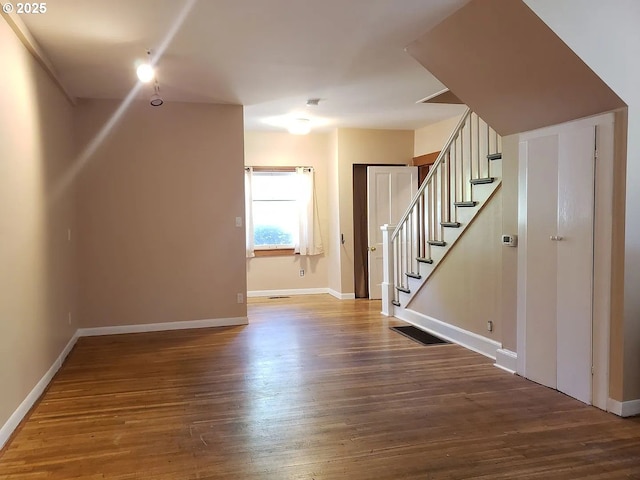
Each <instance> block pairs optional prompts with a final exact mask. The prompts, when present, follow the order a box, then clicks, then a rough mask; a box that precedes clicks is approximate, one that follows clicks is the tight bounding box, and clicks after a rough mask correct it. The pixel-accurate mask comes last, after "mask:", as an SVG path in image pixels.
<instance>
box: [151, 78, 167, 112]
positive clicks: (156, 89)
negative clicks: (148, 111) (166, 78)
mask: <svg viewBox="0 0 640 480" xmlns="http://www.w3.org/2000/svg"><path fill="white" fill-rule="evenodd" d="M149 103H151V106H152V107H159V106H160V105H162V104H163V103H164V100H163V99H162V97H161V96H160V85H159V84H158V80H157V79H156V83H155V85H154V86H153V95H151V101H150V102H149Z"/></svg>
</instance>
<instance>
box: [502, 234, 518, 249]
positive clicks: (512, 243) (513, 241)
mask: <svg viewBox="0 0 640 480" xmlns="http://www.w3.org/2000/svg"><path fill="white" fill-rule="evenodd" d="M501 240H502V245H504V246H505V247H517V246H518V236H517V235H502V237H501Z"/></svg>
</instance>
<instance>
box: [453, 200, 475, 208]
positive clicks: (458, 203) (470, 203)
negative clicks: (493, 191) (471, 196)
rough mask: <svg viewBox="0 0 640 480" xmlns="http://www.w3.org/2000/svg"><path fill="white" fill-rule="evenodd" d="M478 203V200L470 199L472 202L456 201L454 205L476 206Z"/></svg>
mask: <svg viewBox="0 0 640 480" xmlns="http://www.w3.org/2000/svg"><path fill="white" fill-rule="evenodd" d="M477 204H478V202H473V201H470V202H456V203H454V205H455V206H456V207H475V206H476V205H477Z"/></svg>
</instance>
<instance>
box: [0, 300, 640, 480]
mask: <svg viewBox="0 0 640 480" xmlns="http://www.w3.org/2000/svg"><path fill="white" fill-rule="evenodd" d="M379 311H380V303H379V302H369V301H364V300H356V301H339V300H335V299H333V298H332V297H329V296H326V295H313V296H307V297H294V298H284V299H252V300H251V301H250V305H249V318H250V325H248V326H240V327H230V328H212V329H201V330H184V331H173V332H157V333H144V334H131V335H115V336H110V337H94V338H82V339H80V340H79V342H78V344H77V345H76V347H75V348H74V350H73V352H72V353H71V355H70V356H69V358H68V359H67V361H66V362H65V364H64V366H63V368H62V369H61V370H60V372H59V373H58V375H56V377H55V379H54V381H53V382H52V384H51V385H50V388H49V389H48V390H47V392H46V394H45V395H44V396H43V398H42V399H41V400H40V401H39V403H38V404H37V405H36V407H35V408H34V409H33V410H32V412H31V414H30V415H29V417H28V419H27V421H26V422H24V423H23V425H22V426H21V428H20V429H19V431H18V433H17V434H16V435H15V436H14V438H13V439H12V440H11V442H10V443H9V445H8V446H7V447H5V449H4V451H3V452H2V453H1V454H0V480H17V479H20V480H41V479H48V480H51V479H53V480H57V479H60V480H70V479H82V480H94V479H104V478H108V479H115V480H128V479H141V478H145V479H157V480H165V479H166V480H169V479H171V480H175V479H185V480H186V479H189V480H190V479H210V480H217V479H225V480H226V479H243V480H244V479H248V480H253V479H261V480H262V479H264V480H271V479H273V480H276V479H277V480H283V479H291V480H298V479H299V480H303V479H304V480H328V479H349V480H360V479H362V480H364V479H366V480H370V479H374V478H375V479H381V480H395V479H421V480H424V479H429V480H437V479H443V480H444V479H448V480H451V479H483V480H487V479H562V480H565V479H589V480H600V479H640V418H633V419H620V418H617V417H615V416H613V415H610V414H607V413H604V412H601V411H599V410H597V409H595V408H592V407H588V406H585V405H583V404H581V403H580V402H578V401H576V400H573V399H571V398H569V397H567V396H565V395H563V394H561V393H558V392H555V391H552V390H550V389H547V388H545V387H542V386H540V385H537V384H535V383H532V382H529V381H527V380H524V379H522V378H520V377H517V376H513V375H509V374H507V373H505V372H503V371H502V370H499V369H497V368H495V367H494V366H493V365H492V362H491V361H490V360H488V359H486V358H484V357H482V356H481V355H479V354H476V353H474V352H471V351H468V350H465V349H464V348H462V347H459V346H457V345H436V346H428V347H426V346H422V345H420V344H418V343H415V342H413V341H411V340H410V339H407V338H405V337H404V336H402V335H399V334H398V333H395V332H393V331H391V330H390V329H389V328H388V327H389V326H392V325H398V324H401V322H399V321H397V320H395V319H388V318H386V317H383V316H381V315H380V314H379Z"/></svg>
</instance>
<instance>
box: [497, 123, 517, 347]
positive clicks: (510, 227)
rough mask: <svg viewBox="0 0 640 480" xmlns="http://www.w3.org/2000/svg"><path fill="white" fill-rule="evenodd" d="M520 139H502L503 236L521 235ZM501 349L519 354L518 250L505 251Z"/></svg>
mask: <svg viewBox="0 0 640 480" xmlns="http://www.w3.org/2000/svg"><path fill="white" fill-rule="evenodd" d="M518 143H519V138H518V135H509V136H507V137H502V195H501V197H502V232H501V233H504V234H511V235H517V234H518V155H519V153H518ZM501 308H502V347H503V348H505V349H507V350H511V351H512V352H515V351H516V350H517V330H518V249H517V248H506V247H505V248H502V307H501Z"/></svg>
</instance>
